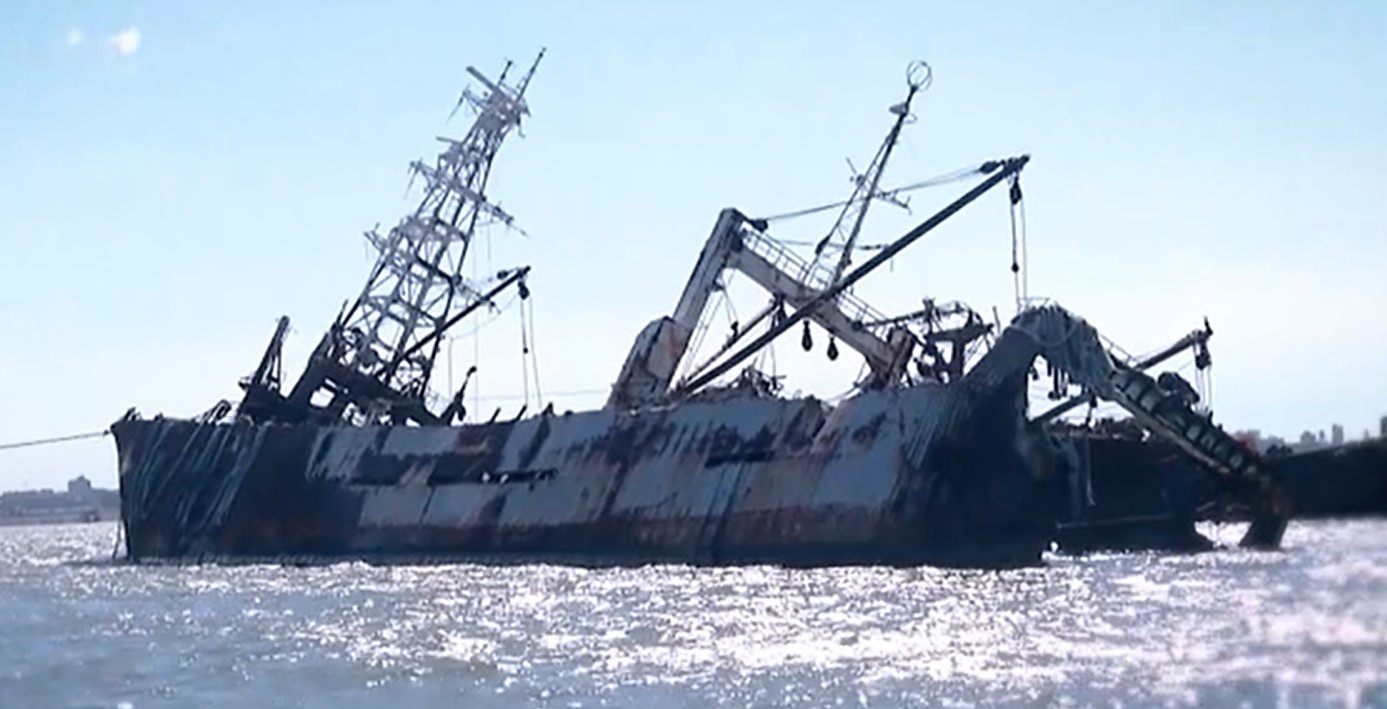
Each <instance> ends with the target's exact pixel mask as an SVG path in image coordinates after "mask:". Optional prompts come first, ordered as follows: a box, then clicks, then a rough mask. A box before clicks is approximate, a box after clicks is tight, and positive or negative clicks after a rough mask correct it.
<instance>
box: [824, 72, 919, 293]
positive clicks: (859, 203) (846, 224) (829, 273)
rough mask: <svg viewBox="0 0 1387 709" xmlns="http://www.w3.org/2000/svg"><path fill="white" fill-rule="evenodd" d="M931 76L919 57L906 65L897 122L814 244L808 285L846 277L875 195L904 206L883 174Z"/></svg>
mask: <svg viewBox="0 0 1387 709" xmlns="http://www.w3.org/2000/svg"><path fill="white" fill-rule="evenodd" d="M932 80H933V74H932V72H931V71H930V67H929V65H928V64H926V63H924V62H921V61H917V62H912V63H911V64H910V66H909V67H907V69H906V83H907V85H908V86H909V89H908V91H907V92H906V95H905V100H904V101H902V102H900V103H898V104H896V105H894V106H892V107H891V109H890V110H891V113H893V114H894V115H895V116H896V122H895V123H894V124H892V125H891V130H890V131H889V132H887V134H886V139H885V140H883V141H882V142H881V147H879V148H877V152H876V155H875V156H874V157H873V158H872V162H871V164H869V165H868V166H867V169H866V170H864V171H863V172H862V174H860V175H854V176H853V182H854V185H855V187H854V189H853V192H852V196H850V197H849V198H848V201H847V202H846V203H845V204H844V205H843V211H841V212H839V213H838V219H837V221H835V222H834V223H833V228H832V229H830V230H829V232H828V234H827V235H826V236H824V238H823V239H822V240H820V241H819V243H818V244H816V245H815V246H814V261H813V263H811V264H810V266H809V273H807V274H805V281H806V282H807V283H808V284H809V285H811V286H814V287H818V288H827V287H829V286H832V285H833V284H835V283H837V282H838V281H839V280H840V279H841V278H842V277H843V273H844V272H845V271H847V269H848V266H849V265H851V264H852V251H853V249H854V248H855V247H856V245H857V237H858V235H859V234H860V233H861V232H862V222H863V220H864V219H866V217H867V208H868V206H869V205H870V204H871V202H872V200H873V199H885V200H888V201H891V202H893V203H895V204H898V205H900V206H905V205H904V203H903V202H900V201H898V199H897V198H896V197H895V195H893V194H888V193H885V192H882V191H881V175H882V173H883V172H884V171H885V169H886V163H887V161H889V160H890V159H891V153H892V151H894V150H895V149H896V143H897V142H898V141H899V140H900V136H901V129H902V128H903V127H905V124H906V122H907V121H908V120H910V118H911V114H910V102H911V101H912V100H914V98H915V94H917V93H919V92H920V91H921V90H923V89H925V88H928V86H929V84H930V82H931V81H932ZM849 165H851V163H849ZM835 252H836V253H837V254H838V259H837V261H836V262H833V264H832V266H831V270H830V269H829V268H826V266H827V264H826V263H825V262H826V261H827V260H829V259H831V258H832V257H833V254H834V253H835Z"/></svg>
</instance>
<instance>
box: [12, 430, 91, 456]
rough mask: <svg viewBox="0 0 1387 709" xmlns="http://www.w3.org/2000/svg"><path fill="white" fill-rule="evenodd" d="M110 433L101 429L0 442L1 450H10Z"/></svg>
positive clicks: (79, 439)
mask: <svg viewBox="0 0 1387 709" xmlns="http://www.w3.org/2000/svg"><path fill="white" fill-rule="evenodd" d="M109 435H111V430H110V429H104V430H101V431H91V432H88V433H76V434H73V435H71V436H58V437H56V438H38V439H35V440H32V441H19V442H16V443H0V451H3V450H9V449H11V448H28V447H29V446H43V445H48V444H50V443H66V442H68V441H81V440H85V439H88V438H100V437H102V436H109Z"/></svg>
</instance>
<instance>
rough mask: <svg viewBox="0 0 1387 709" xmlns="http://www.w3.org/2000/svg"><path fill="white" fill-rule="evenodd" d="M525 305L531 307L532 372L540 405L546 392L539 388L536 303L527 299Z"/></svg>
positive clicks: (522, 306)
mask: <svg viewBox="0 0 1387 709" xmlns="http://www.w3.org/2000/svg"><path fill="white" fill-rule="evenodd" d="M525 303H529V305H530V372H531V373H532V374H533V375H534V377H535V400H536V401H537V402H539V403H540V404H543V403H544V390H543V389H541V388H540V386H539V354H538V353H537V352H535V301H534V300H533V299H527V300H526V301H525V302H523V303H521V304H520V307H521V308H522V310H523V308H524V307H525Z"/></svg>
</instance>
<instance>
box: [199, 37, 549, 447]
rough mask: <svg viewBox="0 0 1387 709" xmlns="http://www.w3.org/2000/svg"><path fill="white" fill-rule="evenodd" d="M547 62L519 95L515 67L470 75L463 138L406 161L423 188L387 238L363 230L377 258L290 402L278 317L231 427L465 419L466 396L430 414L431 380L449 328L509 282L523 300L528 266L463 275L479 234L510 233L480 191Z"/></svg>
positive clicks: (507, 218) (505, 217)
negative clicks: (477, 280)
mask: <svg viewBox="0 0 1387 709" xmlns="http://www.w3.org/2000/svg"><path fill="white" fill-rule="evenodd" d="M543 57H544V51H543V50H541V51H540V53H539V55H538V56H537V57H535V60H534V63H533V64H532V65H531V66H530V68H529V70H528V71H526V72H525V74H524V75H523V76H522V77H521V78H520V80H519V81H517V82H516V83H515V85H514V86H511V85H509V84H507V83H506V75H507V74H508V73H509V71H510V68H511V64H510V62H507V63H506V67H505V68H504V69H503V70H502V71H501V74H500V76H499V77H498V78H497V79H496V80H495V81H492V80H491V79H489V78H487V77H486V76H485V75H483V74H482V73H481V72H480V71H478V70H477V69H475V68H473V67H471V66H469V67H467V72H468V74H470V75H471V76H472V78H474V79H475V80H477V81H478V82H479V83H480V84H481V89H480V90H479V91H476V92H474V91H473V90H471V89H467V90H464V91H463V93H462V97H461V98H460V99H459V100H458V107H461V106H462V105H463V104H466V105H467V106H469V107H470V108H471V109H472V110H473V111H475V113H476V117H475V119H474V120H473V123H472V126H471V128H470V129H469V130H468V131H467V133H466V134H465V135H464V136H463V137H462V138H461V139H456V140H455V139H451V138H439V140H441V141H442V142H443V143H445V144H446V146H447V147H446V148H445V149H444V150H443V152H441V153H440V154H439V155H438V157H437V158H436V160H435V162H434V164H433V165H428V164H426V163H424V162H422V161H415V162H414V163H412V164H411V166H410V168H411V171H412V175H413V176H422V177H423V179H424V196H423V198H422V199H421V200H420V203H419V206H418V207H417V208H416V209H415V210H414V212H413V213H411V214H409V215H408V216H406V217H404V218H403V219H401V220H400V222H399V223H398V224H397V225H396V226H395V227H394V228H392V229H391V230H390V232H389V233H388V234H385V235H382V234H380V233H379V232H377V231H376V230H374V229H373V230H371V231H369V232H367V233H366V238H367V240H368V241H369V242H370V243H371V245H372V246H373V247H375V249H376V251H377V252H378V253H379V257H378V259H377V260H376V263H375V266H374V267H373V268H372V269H371V273H370V276H369V278H368V279H367V281H366V285H365V286H364V287H363V288H362V290H361V293H360V295H358V296H357V299H356V301H355V302H354V303H352V305H351V307H350V308H347V309H346V310H345V311H344V312H342V313H341V314H339V316H338V317H337V319H336V320H335V321H334V322H333V323H332V325H331V327H329V329H328V331H327V333H326V334H324V335H323V338H322V340H321V341H320V342H319V343H318V346H317V348H316V349H315V350H314V351H313V353H312V355H311V356H310V357H309V360H308V364H307V366H306V367H305V369H304V372H303V375H302V376H301V377H300V378H299V380H298V382H297V383H296V384H295V385H294V386H293V388H292V389H290V390H289V392H288V394H281V393H280V391H279V386H280V375H279V371H280V367H281V365H280V362H279V360H280V351H281V348H282V345H283V341H284V336H285V333H286V332H287V329H288V320H287V319H286V318H281V320H280V323H279V326H278V327H277V328H276V330H275V335H274V337H273V338H272V339H271V341H270V346H269V348H268V349H267V350H266V353H265V356H264V358H262V361H261V364H260V366H259V367H258V368H257V369H256V371H255V373H254V374H252V375H251V376H250V377H248V378H247V379H245V380H243V381H242V382H241V387H242V388H243V389H244V390H245V396H244V398H243V399H242V401H241V403H240V405H239V407H238V408H237V411H236V413H237V416H238V418H246V419H250V420H252V421H283V422H294V421H315V422H319V423H331V422H341V423H348V424H358V425H364V424H377V423H378V424H406V423H415V424H440V423H450V422H452V421H453V420H455V419H457V418H461V416H460V414H461V413H462V404H461V402H462V391H459V392H457V394H455V395H454V396H453V398H452V401H451V402H450V403H449V404H448V405H447V407H446V409H445V410H444V411H443V412H441V413H434V412H432V411H430V410H429V408H428V406H427V405H426V401H427V394H428V389H429V381H430V377H431V375H432V374H433V371H434V366H435V363H436V362H437V360H438V356H439V351H440V347H441V345H442V344H443V339H444V334H445V332H446V331H447V330H448V329H449V328H451V327H453V326H454V325H456V324H457V323H458V322H459V321H460V320H462V319H463V318H465V317H466V316H467V315H469V314H471V313H473V312H475V311H476V310H478V309H479V308H482V307H485V306H490V305H492V299H493V298H494V297H495V296H496V295H497V294H499V293H500V292H501V291H502V290H504V289H506V288H508V287H510V286H512V285H515V286H516V287H517V288H518V289H519V295H520V297H521V298H526V297H528V295H529V292H528V290H527V288H526V286H525V277H526V275H527V274H528V273H529V267H521V268H515V269H508V270H504V271H501V272H499V273H498V274H497V275H496V278H495V279H493V280H492V281H491V282H489V283H486V284H474V283H470V282H469V281H468V279H467V278H465V277H464V275H463V266H464V264H465V263H466V261H467V257H468V253H469V249H470V247H471V245H472V242H473V240H474V239H475V238H476V236H477V234H478V233H480V231H481V230H482V229H484V228H486V227H487V226H490V225H494V224H501V225H505V226H511V224H512V221H513V218H512V216H511V215H510V214H508V213H506V212H505V211H503V210H502V209H501V208H500V207H499V206H497V205H496V204H494V203H492V202H491V201H489V200H488V198H487V196H486V183H487V179H488V177H489V176H490V173H491V166H492V162H493V160H494V159H495V158H496V154H497V152H498V151H499V150H500V147H501V143H502V141H503V140H504V139H505V138H506V136H507V135H509V134H510V132H511V131H512V130H515V129H517V128H519V127H520V122H521V119H522V117H524V116H527V115H529V107H528V106H527V105H526V103H525V90H526V88H527V87H528V86H529V84H530V79H531V78H532V77H533V76H534V73H535V69H536V68H538V66H539V62H540V60H541V59H542V58H543ZM454 110H455V111H456V108H455V109H454ZM465 387H466V382H464V384H463V388H464V389H465ZM224 408H225V407H224Z"/></svg>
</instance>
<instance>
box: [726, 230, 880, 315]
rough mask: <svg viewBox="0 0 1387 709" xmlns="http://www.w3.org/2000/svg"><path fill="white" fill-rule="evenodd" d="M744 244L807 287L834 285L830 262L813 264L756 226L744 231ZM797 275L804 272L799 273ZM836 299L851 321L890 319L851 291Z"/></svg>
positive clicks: (812, 289) (818, 290) (810, 289)
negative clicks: (827, 263)
mask: <svg viewBox="0 0 1387 709" xmlns="http://www.w3.org/2000/svg"><path fill="white" fill-rule="evenodd" d="M742 244H743V245H744V246H745V247H746V248H747V249H749V250H750V251H751V252H752V253H754V254H756V255H757V256H760V257H761V258H763V259H765V260H766V262H767V263H769V264H771V265H772V266H773V267H775V269H776V270H777V271H779V272H781V273H783V274H786V275H787V276H790V278H791V279H792V280H795V281H797V282H798V283H799V284H800V285H801V286H803V287H804V288H805V289H806V290H809V291H811V292H822V291H823V290H824V289H826V288H828V287H829V286H830V285H832V284H833V270H832V269H831V268H829V267H828V266H827V265H826V264H824V263H823V262H821V261H817V260H815V261H814V262H812V263H811V262H809V261H806V260H805V259H804V257H802V256H800V255H799V254H797V253H795V252H794V251H791V250H790V249H789V248H788V247H787V246H785V245H784V244H782V243H780V242H779V241H776V240H775V239H774V238H772V237H770V236H769V235H767V234H763V233H761V232H760V231H757V230H756V229H746V230H745V231H744V233H743V238H742ZM793 274H800V275H799V276H795V275H793ZM836 300H837V302H838V307H839V309H840V310H841V311H842V312H843V315H844V316H845V317H846V318H847V319H848V320H849V321H851V322H854V323H867V322H879V321H882V320H886V319H887V317H886V315H884V314H882V313H881V311H879V310H877V309H876V308H873V307H872V306H871V305H869V304H868V303H867V302H866V301H865V300H862V299H861V298H858V297H857V296H856V295H854V294H853V293H852V292H851V291H844V292H843V293H840V294H839V295H838V297H837V298H836Z"/></svg>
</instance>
